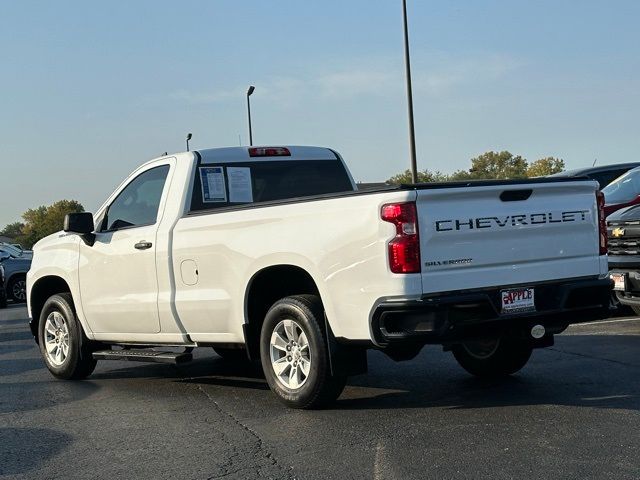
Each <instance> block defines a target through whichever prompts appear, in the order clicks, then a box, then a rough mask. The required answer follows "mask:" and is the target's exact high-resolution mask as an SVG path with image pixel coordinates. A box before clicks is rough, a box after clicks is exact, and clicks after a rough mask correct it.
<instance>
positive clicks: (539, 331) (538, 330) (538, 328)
mask: <svg viewBox="0 0 640 480" xmlns="http://www.w3.org/2000/svg"><path fill="white" fill-rule="evenodd" d="M546 332H547V331H546V330H545V328H544V326H542V325H535V326H534V327H533V328H532V329H531V336H532V337H533V338H535V339H536V340H539V339H541V338H542V337H544V334H545V333H546Z"/></svg>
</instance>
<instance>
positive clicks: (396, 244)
mask: <svg viewBox="0 0 640 480" xmlns="http://www.w3.org/2000/svg"><path fill="white" fill-rule="evenodd" d="M380 217H381V218H382V220H384V221H385V222H389V223H393V224H394V225H395V226H396V236H395V237H394V238H393V239H392V240H391V241H390V242H389V267H390V268H391V271H392V272H393V273H420V238H419V236H418V215H417V213H416V204H415V203H414V202H407V203H389V204H387V205H383V206H382V211H381V212H380Z"/></svg>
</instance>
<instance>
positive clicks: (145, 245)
mask: <svg viewBox="0 0 640 480" xmlns="http://www.w3.org/2000/svg"><path fill="white" fill-rule="evenodd" d="M152 246H153V244H152V243H151V242H138V243H136V244H135V245H134V247H136V249H138V250H146V249H147V248H151V247H152Z"/></svg>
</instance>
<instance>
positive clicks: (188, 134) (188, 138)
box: [187, 133, 193, 152]
mask: <svg viewBox="0 0 640 480" xmlns="http://www.w3.org/2000/svg"><path fill="white" fill-rule="evenodd" d="M191 137H193V135H191V134H190V133H187V152H188V151H189V140H191Z"/></svg>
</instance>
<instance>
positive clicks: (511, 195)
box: [500, 188, 533, 202]
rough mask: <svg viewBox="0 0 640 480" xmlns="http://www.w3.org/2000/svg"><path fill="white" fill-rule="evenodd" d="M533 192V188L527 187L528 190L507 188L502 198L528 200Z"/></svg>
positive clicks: (510, 200) (504, 200)
mask: <svg viewBox="0 0 640 480" xmlns="http://www.w3.org/2000/svg"><path fill="white" fill-rule="evenodd" d="M532 193H533V189H531V188H527V189H526V190H505V191H504V192H502V193H501V194H500V200H502V201H503V202H521V201H522V200H526V199H527V198H529V197H530V196H531V194H532Z"/></svg>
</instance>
